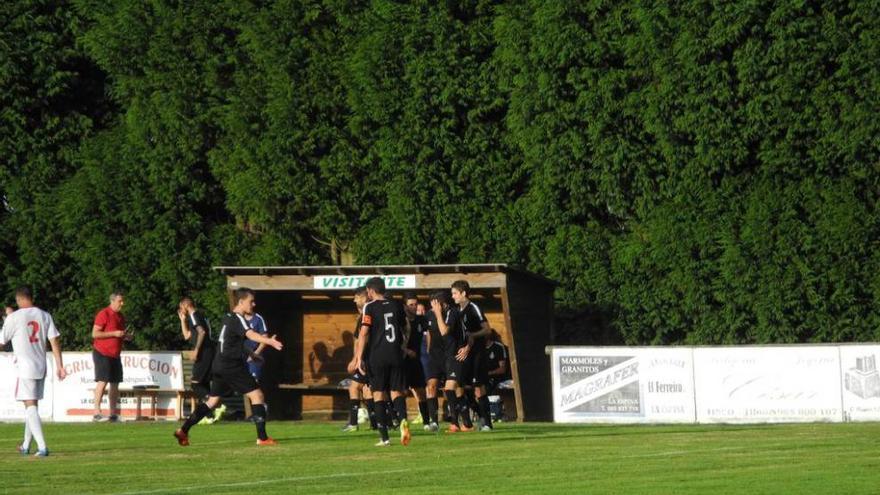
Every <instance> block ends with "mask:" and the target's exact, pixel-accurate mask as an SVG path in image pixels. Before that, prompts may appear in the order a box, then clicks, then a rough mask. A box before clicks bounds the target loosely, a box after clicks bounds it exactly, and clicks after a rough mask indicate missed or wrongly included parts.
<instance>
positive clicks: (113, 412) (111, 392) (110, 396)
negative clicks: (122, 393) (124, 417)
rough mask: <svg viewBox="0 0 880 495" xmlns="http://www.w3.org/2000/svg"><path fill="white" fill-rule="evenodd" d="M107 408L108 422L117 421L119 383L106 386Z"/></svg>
mask: <svg viewBox="0 0 880 495" xmlns="http://www.w3.org/2000/svg"><path fill="white" fill-rule="evenodd" d="M107 402H108V404H107V408H108V409H109V410H110V416H109V417H108V418H107V419H108V420H110V421H118V420H119V382H110V383H108V384H107Z"/></svg>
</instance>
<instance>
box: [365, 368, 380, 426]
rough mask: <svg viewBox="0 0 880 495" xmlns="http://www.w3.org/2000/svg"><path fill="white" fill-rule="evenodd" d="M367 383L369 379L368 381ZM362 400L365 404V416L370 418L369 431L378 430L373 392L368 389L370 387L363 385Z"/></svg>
mask: <svg viewBox="0 0 880 495" xmlns="http://www.w3.org/2000/svg"><path fill="white" fill-rule="evenodd" d="M368 383H369V379H368ZM364 398H365V402H366V403H367V414H368V415H369V416H370V429H371V430H375V429H378V428H379V424H378V423H377V420H376V401H375V399H373V391H372V390H371V389H370V386H369V385H367V384H365V385H364Z"/></svg>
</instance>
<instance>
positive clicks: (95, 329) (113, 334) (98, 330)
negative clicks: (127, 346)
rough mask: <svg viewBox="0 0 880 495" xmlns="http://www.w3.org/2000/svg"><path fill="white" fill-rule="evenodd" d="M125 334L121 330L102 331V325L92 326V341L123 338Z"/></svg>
mask: <svg viewBox="0 0 880 495" xmlns="http://www.w3.org/2000/svg"><path fill="white" fill-rule="evenodd" d="M124 336H125V332H123V331H122V330H111V331H107V332H105V331H104V325H93V326H92V338H93V339H114V338H119V337H124Z"/></svg>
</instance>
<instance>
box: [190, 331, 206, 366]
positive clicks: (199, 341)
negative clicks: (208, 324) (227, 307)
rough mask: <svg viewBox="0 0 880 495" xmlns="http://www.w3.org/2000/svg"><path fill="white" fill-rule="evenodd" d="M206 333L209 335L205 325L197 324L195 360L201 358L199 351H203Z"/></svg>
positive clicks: (194, 349)
mask: <svg viewBox="0 0 880 495" xmlns="http://www.w3.org/2000/svg"><path fill="white" fill-rule="evenodd" d="M205 335H208V332H207V331H206V330H205V327H203V326H202V325H198V326H196V346H195V348H193V361H196V360H198V359H199V353H201V352H202V345H203V344H204V343H205Z"/></svg>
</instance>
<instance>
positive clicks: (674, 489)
mask: <svg viewBox="0 0 880 495" xmlns="http://www.w3.org/2000/svg"><path fill="white" fill-rule="evenodd" d="M339 426H341V425H338V424H330V423H309V422H277V421H276V422H270V423H269V424H268V429H269V434H270V435H271V436H272V437H274V438H275V439H277V440H278V441H279V442H281V444H280V445H278V446H275V447H257V446H255V445H254V428H253V426H252V425H250V424H249V423H222V424H216V425H211V426H203V425H200V426H196V427H195V428H194V429H193V430H192V432H191V437H190V438H191V442H192V445H191V446H190V447H185V448H183V447H179V446H178V445H177V444H176V442H175V440H174V438H172V436H171V433H172V431H173V430H174V429H175V428H176V423H155V424H153V423H137V424H136V423H122V424H46V425H44V430H45V433H46V438H47V441H48V444H49V449H50V451H51V453H52V455H51V456H50V457H48V458H43V459H37V458H33V457H28V458H24V457H21V456H19V455H18V454H17V453H16V452H15V445H16V443H18V442H21V436H22V432H23V426H22V425H21V424H0V445H3V446H4V447H3V449H2V452H0V493H40V494H42V493H64V494H84V493H95V494H110V493H114V494H130V495H134V494H162V493H193V494H211V495H217V494H223V493H236V494H243V493H258V494H261V495H262V494H269V493H307V494H313V495H314V494H325V493H346V494H352V493H355V494H358V495H361V494H369V493H381V494H383V495H387V494H389V493H426V494H436V493H456V495H459V494H465V493H481V494H488V493H541V494H542V495H543V494H550V493H578V494H584V493H628V494H647V493H651V494H655V493H669V494H673V493H674V494H704V493H710V494H724V493H748V494H761V493H767V494H770V493H772V494H778V493H842V494H847V495H855V494H862V493H864V494H869V493H870V494H876V493H880V447H878V439H880V424H878V423H864V424H795V425H748V426H692V425H689V426H572V425H554V424H545V423H540V424H535V423H531V424H510V423H505V424H501V425H498V428H497V430H496V431H495V432H492V433H476V432H474V433H457V434H454V435H449V434H443V433H440V434H431V433H426V432H423V431H422V430H421V427H420V425H416V426H415V427H414V428H413V441H412V444H411V445H410V446H408V447H403V446H401V445H400V444H399V441H398V440H397V439H396V438H394V437H392V439H393V440H392V441H393V445H392V447H390V448H376V447H373V444H374V443H375V442H376V440H377V435H376V434H375V433H373V432H370V431H364V430H361V431H359V432H355V433H341V432H340V431H339Z"/></svg>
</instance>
